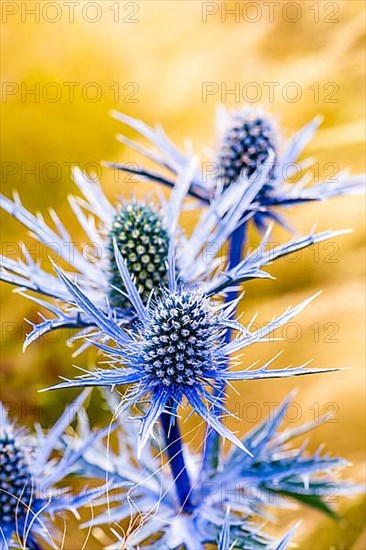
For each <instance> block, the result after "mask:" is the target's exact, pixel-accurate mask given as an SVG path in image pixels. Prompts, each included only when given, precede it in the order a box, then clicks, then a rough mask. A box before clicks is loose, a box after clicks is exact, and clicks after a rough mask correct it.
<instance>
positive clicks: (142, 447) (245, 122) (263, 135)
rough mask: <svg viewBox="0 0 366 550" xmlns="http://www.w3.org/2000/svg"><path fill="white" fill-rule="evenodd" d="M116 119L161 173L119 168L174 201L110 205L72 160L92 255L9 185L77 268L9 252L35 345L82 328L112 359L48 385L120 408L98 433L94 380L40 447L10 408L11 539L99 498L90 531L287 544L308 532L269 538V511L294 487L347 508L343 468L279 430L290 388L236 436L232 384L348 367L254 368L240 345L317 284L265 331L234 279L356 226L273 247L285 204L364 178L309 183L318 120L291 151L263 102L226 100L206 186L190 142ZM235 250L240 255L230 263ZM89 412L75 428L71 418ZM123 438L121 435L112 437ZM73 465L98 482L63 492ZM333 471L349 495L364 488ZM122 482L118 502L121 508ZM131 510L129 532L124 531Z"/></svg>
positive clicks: (162, 541)
mask: <svg viewBox="0 0 366 550" xmlns="http://www.w3.org/2000/svg"><path fill="white" fill-rule="evenodd" d="M114 115H115V116H116V118H118V119H119V120H120V121H122V122H123V123H124V124H126V125H127V126H129V127H130V128H132V129H133V130H135V131H137V132H139V133H140V134H142V135H143V136H144V137H145V138H147V139H148V140H149V141H150V142H151V143H152V144H153V146H154V149H153V150H152V149H148V148H146V147H144V146H142V145H140V144H137V143H135V142H133V141H132V140H131V139H129V138H127V137H125V136H120V140H121V141H122V142H124V143H125V144H127V145H129V146H131V147H133V148H134V149H137V150H138V151H139V152H141V153H142V154H143V155H145V156H146V157H147V158H149V159H150V160H152V161H153V162H155V163H156V164H158V165H159V166H160V168H161V171H157V172H155V171H151V170H149V169H146V168H138V169H134V168H131V166H130V165H122V164H117V163H108V165H109V166H111V167H113V168H115V169H119V170H127V171H130V172H131V171H132V172H134V173H137V174H138V175H139V176H140V177H142V178H144V179H147V180H149V181H151V182H155V183H156V184H162V185H166V186H168V187H169V188H170V189H171V191H170V194H169V196H168V197H165V196H164V195H163V194H162V193H161V194H160V199H159V201H156V202H155V201H153V200H152V199H151V198H149V199H147V198H146V199H144V200H137V199H136V198H135V197H133V196H130V197H123V198H121V199H118V200H116V201H115V203H114V204H113V203H111V202H110V201H109V199H108V198H107V197H106V196H105V195H104V193H103V191H102V188H101V186H100V184H99V182H97V181H95V179H94V180H93V179H90V178H89V177H88V175H87V174H84V173H82V172H81V171H80V170H78V169H75V171H74V175H75V182H76V184H77V185H78V187H79V189H80V192H81V195H82V196H78V197H74V196H73V197H71V198H70V205H71V208H72V210H73V212H74V214H75V216H76V218H77V220H78V223H79V224H80V226H81V228H82V229H83V231H84V232H85V235H86V237H87V238H89V241H90V243H93V245H94V249H93V251H92V252H91V253H89V255H87V256H86V255H85V254H84V251H83V250H81V249H80V248H77V247H76V245H74V244H73V245H71V243H73V239H72V238H71V236H70V234H69V232H68V231H67V229H66V228H65V226H64V225H63V223H62V222H61V220H60V219H59V217H58V216H57V214H56V213H55V212H54V211H53V210H51V211H50V216H51V218H52V221H53V224H54V227H51V225H49V224H48V223H46V221H45V219H44V218H43V217H42V216H41V215H40V214H37V215H33V214H31V213H30V212H28V211H27V210H26V208H24V206H23V205H22V203H21V202H20V199H19V197H18V196H17V195H15V196H14V200H10V199H8V198H6V197H2V201H1V202H2V206H3V208H4V209H5V210H6V211H7V212H8V213H9V214H11V215H13V216H14V217H15V218H17V219H18V220H19V221H20V222H21V223H23V224H24V225H25V226H26V227H27V228H28V229H29V230H30V232H31V235H32V237H33V238H34V239H36V240H37V241H38V242H39V243H41V244H42V245H43V246H46V247H47V245H48V244H49V243H52V244H56V245H58V246H59V247H60V248H59V249H60V252H61V257H62V259H63V260H64V261H65V262H66V264H67V265H68V266H69V268H70V269H68V268H67V269H66V271H65V270H63V269H61V267H60V266H58V265H54V266H53V268H54V271H53V272H52V273H50V272H49V270H48V269H46V268H45V266H43V265H42V264H41V263H40V262H37V261H34V260H33V259H32V257H31V255H30V254H29V253H28V252H27V251H26V250H25V248H24V249H23V251H24V253H25V259H21V258H19V259H13V258H9V257H4V258H2V268H1V278H2V279H3V280H4V281H6V282H8V283H11V284H12V285H15V286H16V287H20V288H21V293H22V294H23V295H25V296H26V297H27V298H28V299H31V300H33V301H34V302H36V303H37V304H38V305H40V306H41V307H42V308H43V309H44V310H46V311H47V312H48V316H44V315H43V314H41V317H42V319H41V322H40V323H39V324H34V325H33V326H32V330H31V332H30V333H29V334H28V335H27V337H26V341H25V347H27V346H28V345H29V344H30V343H32V342H34V341H35V340H37V339H38V338H39V337H41V336H42V335H43V334H45V333H46V332H48V331H51V330H54V329H58V328H66V327H67V328H73V329H81V331H79V332H76V334H75V338H74V340H76V339H78V341H80V339H81V340H82V342H83V343H82V345H81V348H80V349H79V353H81V352H82V351H83V350H84V349H85V347H88V346H94V347H95V348H96V349H97V350H98V357H100V360H101V361H100V365H97V366H96V367H95V368H93V369H91V370H88V369H85V368H83V369H82V370H83V374H82V375H81V376H77V377H75V378H73V379H66V378H63V381H62V382H61V383H58V384H55V385H53V386H52V387H51V388H48V390H49V389H52V390H56V389H62V388H71V387H76V388H85V387H97V386H98V387H100V388H102V391H104V396H105V397H106V399H107V402H108V405H109V407H110V409H111V411H112V412H113V415H112V423H111V425H110V426H107V427H106V428H103V429H101V430H99V431H98V430H97V429H94V428H92V427H91V426H90V425H89V422H88V420H87V418H86V415H85V411H84V409H83V408H82V403H83V402H84V401H85V398H86V396H87V394H88V393H89V390H85V389H84V391H83V393H82V394H81V397H80V398H79V400H78V406H77V407H75V406H74V405H75V404H73V405H72V407H73V414H71V409H70V408H68V409H67V410H66V411H65V413H64V415H63V416H62V417H61V418H60V419H59V420H58V422H57V423H56V424H55V426H54V427H53V428H52V429H51V430H50V432H49V433H48V434H47V435H44V434H43V433H41V432H40V430H37V438H38V439H39V441H37V438H36V439H35V436H32V437H31V436H29V435H27V434H25V433H24V432H23V431H21V430H18V429H16V428H14V426H13V424H12V423H11V422H10V421H9V419H8V417H7V415H6V414H5V413H4V412H2V416H3V418H2V421H3V423H2V424H3V425H2V429H1V434H0V456H1V465H2V470H1V475H0V481H1V488H0V490H1V494H0V502H1V505H2V510H1V515H0V529H1V537H2V543H1V544H2V546H1V548H3V547H4V548H7V547H9V546H15V547H17V546H19V545H20V546H21V547H23V548H29V549H37V548H41V546H40V543H41V542H42V540H43V541H44V542H46V543H48V544H51V545H53V546H55V545H56V542H55V541H56V540H57V532H56V531H51V522H50V521H49V518H51V517H53V515H54V514H55V513H56V512H59V511H62V510H68V509H71V510H76V509H77V508H79V507H83V506H87V505H92V504H93V502H94V500H95V498H96V496H98V497H99V498H98V505H100V504H102V505H105V506H106V511H105V512H104V513H103V512H102V513H98V514H97V516H96V517H95V518H93V520H92V521H91V522H89V523H86V524H82V525H81V527H82V528H83V527H86V528H88V529H92V528H93V527H94V526H99V525H103V526H105V530H106V531H105V533H104V536H106V532H108V533H109V536H110V548H111V549H112V548H128V549H136V548H144V549H146V550H148V549H150V550H158V549H159V550H177V549H179V550H180V549H184V550H203V549H204V548H205V547H206V545H211V546H214V547H216V548H217V549H218V550H231V549H233V548H235V549H242V550H261V549H262V550H265V549H267V550H270V549H272V550H273V549H276V550H284V549H285V548H287V547H288V545H289V544H290V541H291V539H292V538H293V537H294V535H295V531H296V526H295V527H293V528H292V529H291V530H290V531H288V532H287V533H285V535H284V536H283V537H282V539H281V540H275V539H274V538H273V537H271V536H269V535H267V534H266V533H265V532H264V531H263V529H262V527H260V523H263V521H262V520H263V519H265V520H270V518H271V516H270V514H269V509H270V508H273V507H275V508H277V507H283V506H286V505H287V502H286V499H285V498H284V497H285V496H291V497H292V498H293V499H294V500H295V501H298V502H299V503H302V502H306V503H307V504H308V505H310V506H313V507H315V508H317V509H321V510H323V511H325V512H327V513H328V514H330V515H332V516H335V512H334V510H333V509H332V508H331V507H330V506H329V505H328V504H327V502H326V499H325V497H326V494H327V488H328V486H329V483H332V482H334V480H335V479H336V477H335V476H336V472H337V470H338V469H339V468H341V467H343V466H345V465H346V462H345V461H343V460H342V459H339V458H333V457H331V456H330V455H327V454H323V453H322V452H321V451H320V450H319V451H318V452H316V453H310V452H307V450H306V448H305V446H303V447H301V448H299V449H297V448H294V447H293V446H291V442H292V440H293V439H294V438H295V437H297V436H299V435H302V434H304V433H306V432H308V431H310V430H311V429H312V428H313V427H315V425H313V424H306V425H304V426H302V427H298V428H295V429H290V430H286V429H282V430H280V425H281V422H282V419H283V414H284V412H285V411H286V409H287V407H288V405H289V402H290V399H291V396H290V397H289V398H288V399H287V400H286V401H285V402H284V403H283V404H282V405H281V406H280V407H279V408H278V409H277V411H275V413H274V414H273V415H272V416H271V417H269V418H268V419H267V420H265V421H264V422H263V423H261V424H259V425H258V426H257V427H256V428H255V429H254V430H253V431H252V432H251V433H249V434H246V435H245V436H244V437H239V436H238V435H237V434H235V433H234V432H233V431H232V430H231V429H229V427H228V426H227V423H226V421H225V419H226V417H227V416H229V415H230V412H229V411H230V407H229V406H227V403H226V398H227V391H226V390H227V385H228V384H231V383H232V382H235V381H246V380H258V379H274V378H287V377H292V376H302V375H310V374H316V373H326V372H327V373H329V372H331V371H334V370H337V369H336V368H333V369H332V368H327V369H326V368H323V367H321V368H310V367H309V366H308V363H305V364H303V365H299V366H290V367H287V368H283V367H275V366H274V360H275V359H276V360H278V357H279V355H277V356H276V357H274V358H273V357H268V358H266V361H265V362H264V364H259V365H258V363H257V362H256V363H254V364H248V363H247V362H246V361H245V360H244V358H243V357H242V355H243V353H242V352H243V350H244V349H245V348H247V347H248V346H252V345H256V344H258V343H262V342H268V341H270V340H272V339H273V338H275V337H276V331H277V330H278V329H279V328H281V327H283V326H284V325H286V323H288V322H289V321H290V320H291V319H293V318H294V317H295V316H296V315H298V314H300V313H301V311H302V310H303V309H304V308H305V307H306V306H307V305H308V304H309V303H310V302H311V301H312V299H313V298H314V297H315V296H313V297H311V298H309V299H307V300H304V301H303V302H301V303H299V304H298V305H295V306H293V307H290V308H288V309H287V310H286V311H284V312H283V313H282V314H280V315H278V316H277V317H274V318H273V319H272V320H271V321H270V322H268V323H267V324H266V325H264V326H263V327H261V328H254V319H255V317H253V320H252V322H250V323H247V324H246V325H244V324H243V323H242V322H241V320H240V318H238V315H237V306H238V304H239V303H240V301H241V299H242V295H241V294H240V286H241V284H242V283H244V282H247V281H250V280H253V279H270V278H271V275H270V273H269V272H268V268H269V267H270V265H271V264H272V262H273V261H275V260H276V259H278V258H283V257H284V256H286V255H288V254H292V253H293V252H296V251H299V250H301V249H304V248H306V247H308V246H310V245H312V244H314V243H317V242H321V241H324V240H327V239H329V238H335V237H338V236H339V235H341V234H343V233H345V231H330V230H329V231H322V232H318V233H315V232H313V231H311V232H309V234H307V235H305V236H301V237H299V236H296V237H291V238H290V240H289V241H288V242H284V243H282V244H280V245H277V246H276V247H274V248H270V247H269V246H268V244H269V239H270V235H271V231H272V225H273V223H280V224H282V225H285V226H287V222H286V220H285V219H284V218H283V217H282V214H280V213H279V211H278V210H279V208H281V207H290V206H292V205H295V204H298V203H303V202H308V201H314V200H324V199H327V198H330V197H334V196H338V195H343V194H348V193H355V192H359V191H360V190H361V180H362V178H361V176H348V175H346V174H340V175H339V179H338V182H337V183H334V182H325V183H323V184H322V185H318V184H315V185H309V181H308V179H309V175H308V174H307V173H306V167H307V166H308V164H307V161H302V162H301V163H299V164H297V165H296V163H295V161H296V160H297V158H298V156H299V155H300V153H301V152H302V150H303V148H304V147H305V145H306V144H307V142H308V141H309V140H310V138H311V137H312V135H313V133H314V131H315V129H316V127H317V126H318V123H319V119H315V120H314V121H313V122H311V123H310V124H308V125H307V126H305V128H303V129H302V130H301V131H300V132H298V133H297V134H296V135H295V136H294V137H293V138H292V139H291V140H290V141H289V143H288V144H287V146H286V144H285V143H284V141H283V140H282V138H280V132H279V130H278V124H277V123H276V122H275V121H274V119H273V118H271V117H270V116H269V115H268V114H267V113H266V112H265V111H262V110H253V109H248V108H245V109H242V110H239V111H236V112H234V113H232V114H228V113H226V112H225V111H224V110H221V114H220V129H221V136H220V137H219V138H218V140H217V146H216V150H215V153H214V154H213V159H214V161H215V163H214V164H215V166H216V169H215V171H214V173H212V175H211V176H210V177H209V178H208V181H206V180H207V178H204V177H203V173H202V171H201V169H200V167H199V162H198V158H197V157H196V156H192V155H191V154H188V153H187V154H183V153H182V152H181V151H179V149H178V148H177V147H176V146H175V145H174V144H173V143H172V142H171V141H170V140H169V139H168V137H167V136H166V135H165V133H164V132H163V130H162V129H161V128H160V127H159V128H158V129H156V130H155V129H152V128H150V127H149V126H147V125H146V124H144V123H142V122H140V121H138V120H135V119H133V118H131V117H129V116H126V115H122V114H120V113H114ZM289 166H291V167H292V168H290V169H289V170H288V167H289ZM303 172H304V173H303ZM167 173H168V175H166V174H167ZM285 174H286V175H285ZM293 177H295V179H296V177H297V180H298V181H297V182H296V183H292V184H291V183H289V182H288V178H293ZM192 197H193V198H194V199H195V203H193V206H194V207H195V206H196V203H197V199H198V200H199V203H198V205H199V208H200V211H199V213H198V215H197V220H198V221H197V222H196V224H195V225H194V227H193V228H191V231H189V234H187V233H186V232H185V230H184V227H183V226H182V222H181V213H182V210H183V209H184V208H185V206H186V205H187V204H188V205H189V206H190V207H192ZM250 222H254V225H255V226H256V227H257V228H258V229H259V230H260V238H259V242H258V245H257V248H256V249H255V250H254V251H252V252H245V251H244V248H243V247H244V245H245V243H246V240H247V234H248V233H247V227H248V224H249V223H250ZM269 222H271V223H269ZM65 243H68V245H69V246H68V247H65V246H64V245H65ZM70 245H71V246H72V250H71V253H70ZM226 246H228V249H229V254H228V257H227V258H224V257H223V255H222V251H223V249H224V248H225V247H226ZM238 352H240V354H239V355H238ZM102 363H103V366H101V365H102ZM105 364H107V366H105ZM103 388H109V389H110V390H111V391H110V392H109V393H107V392H106V390H105V389H104V390H103ZM248 390H249V391H250V388H249V387H248ZM241 398H242V399H245V397H244V396H242V397H241ZM70 407H71V406H70ZM187 408H188V409H189V410H190V412H191V413H195V414H196V415H197V416H198V417H199V418H200V419H201V421H202V422H203V423H204V424H205V426H206V432H205V437H204V438H203V439H202V441H201V445H200V449H199V452H196V453H193V451H192V449H191V448H190V446H189V445H187V444H185V443H184V441H183V438H182V436H181V431H180V424H181V415H182V411H183V410H184V409H187ZM77 411H79V414H78V415H77V416H78V422H77V424H76V428H74V427H71V426H70V423H71V422H72V421H73V420H74V418H75V415H76V412H77ZM83 411H84V414H81V412H83ZM137 423H138V425H137ZM111 438H112V439H113V438H114V439H115V440H116V442H117V445H116V446H114V447H111V445H110V442H111ZM223 438H225V439H227V440H228V441H229V442H230V444H231V449H230V451H229V453H228V454H224V452H223V448H222V445H221V440H222V439H223ZM31 440H32V442H31ZM116 448H117V450H115V449H116ZM69 475H78V476H82V477H83V478H91V479H93V480H95V479H97V480H99V482H100V486H99V487H98V491H96V490H94V491H90V490H88V491H84V492H83V493H82V494H78V495H76V496H75V495H70V494H68V493H65V492H64V491H61V492H60V491H59V490H56V487H57V484H58V483H59V482H60V481H61V480H63V479H64V478H65V477H66V476H69ZM249 483H250V484H251V487H252V490H251V491H250V494H249V493H247V491H246V489H247V486H248V484H249ZM337 483H338V494H344V495H347V494H351V493H352V492H354V491H356V490H358V488H357V487H355V486H353V485H352V484H350V483H346V482H340V481H337ZM224 486H225V488H226V492H225V495H224V496H223V494H222V491H221V490H220V488H222V487H224ZM253 486H254V488H255V491H254V493H253ZM117 488H118V491H116V489H117ZM43 489H44V490H43ZM112 494H114V495H115V501H116V502H115V503H114V504H115V505H112V506H111V501H110V499H111V495H112ZM128 519H129V520H130V526H129V527H128V528H127V529H124V527H122V526H123V525H125V522H126V520H128ZM46 522H47V523H46ZM48 526H49V527H48ZM116 526H118V529H117V527H116ZM108 528H109V531H107V530H108ZM97 534H98V533H97ZM103 545H104V546H105V541H103Z"/></svg>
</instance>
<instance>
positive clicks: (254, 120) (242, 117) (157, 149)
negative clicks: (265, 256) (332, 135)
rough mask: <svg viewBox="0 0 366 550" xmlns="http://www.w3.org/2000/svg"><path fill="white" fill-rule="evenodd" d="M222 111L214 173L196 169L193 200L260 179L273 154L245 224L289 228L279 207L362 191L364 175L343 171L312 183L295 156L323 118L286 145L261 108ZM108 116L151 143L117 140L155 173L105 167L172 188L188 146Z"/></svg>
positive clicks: (121, 116)
mask: <svg viewBox="0 0 366 550" xmlns="http://www.w3.org/2000/svg"><path fill="white" fill-rule="evenodd" d="M220 107H221V109H219V110H218V115H219V116H218V130H219V134H220V135H221V139H220V146H219V150H218V151H216V152H215V153H214V154H213V155H212V158H211V159H210V160H212V161H213V163H214V165H216V167H217V169H216V170H214V171H213V172H212V173H211V174H207V173H206V171H205V169H204V167H203V168H202V170H201V171H200V170H197V171H196V172H195V174H194V177H193V179H192V182H191V186H190V190H189V193H190V195H191V196H193V197H195V198H198V199H200V200H201V201H202V202H203V203H204V204H209V203H210V201H212V199H213V197H215V196H216V195H217V193H218V192H219V193H220V192H221V191H222V189H224V188H225V186H228V185H233V184H234V183H235V182H237V181H240V180H242V185H246V184H247V183H246V181H245V179H246V177H248V176H251V177H252V178H253V181H257V180H258V176H257V177H254V176H255V171H258V170H259V172H261V166H263V164H266V163H267V162H268V161H269V157H270V155H271V154H273V157H274V158H273V160H274V162H275V167H274V168H273V169H271V170H269V172H268V174H267V176H268V177H266V178H264V180H263V181H262V185H261V186H260V187H259V189H258V190H257V193H255V195H254V197H253V199H252V202H251V204H249V205H248V208H247V210H246V212H245V214H244V215H243V220H244V221H245V222H248V221H249V220H252V221H254V223H255V225H256V226H257V227H258V228H259V229H260V230H265V228H266V227H267V226H268V222H271V221H272V222H276V223H279V224H281V225H283V226H284V227H286V228H287V229H289V230H291V228H290V227H289V226H288V224H287V222H286V219H285V218H284V217H283V215H282V213H281V212H280V211H279V209H281V208H283V207H285V208H287V207H292V206H294V205H296V204H300V203H306V202H309V201H324V200H326V199H329V198H332V197H337V196H341V195H352V194H357V193H363V192H364V190H365V177H364V174H359V175H354V176H352V175H349V174H347V172H345V171H342V172H339V173H338V174H337V175H336V176H335V177H333V178H332V179H331V180H329V181H324V182H321V183H314V184H313V185H311V182H312V176H311V175H310V174H309V172H308V171H307V168H308V167H309V166H311V165H312V164H313V161H310V162H309V159H305V160H301V161H299V157H300V155H301V154H302V153H303V150H304V149H305V147H306V145H307V144H308V142H309V141H310V140H311V139H312V137H313V136H314V134H315V132H316V130H317V129H318V127H319V125H320V123H321V120H322V118H321V117H319V116H317V117H315V118H314V119H313V120H312V121H311V122H309V123H308V124H306V125H305V126H304V127H303V128H301V129H300V130H299V131H298V132H296V133H295V134H294V136H293V137H292V138H290V139H289V140H288V141H287V142H286V141H285V140H283V139H281V138H280V136H279V134H280V133H281V134H282V132H279V131H278V130H277V125H276V124H275V123H274V121H273V118H272V117H271V116H269V115H268V114H267V113H265V112H264V111H263V110H258V109H254V108H252V107H250V108H247V107H243V108H242V109H241V110H237V111H235V112H234V113H233V114H232V113H230V112H227V111H226V109H225V108H224V106H220ZM112 115H113V116H114V118H116V119H117V120H119V121H120V122H122V123H123V124H125V125H126V126H128V127H129V128H131V129H133V130H135V131H136V132H138V133H139V134H141V135H142V136H143V137H144V138H146V139H147V140H148V141H149V142H150V143H151V144H152V146H153V147H152V148H151V149H148V148H146V147H142V146H141V145H140V144H139V143H135V142H134V141H132V140H131V139H130V138H127V137H125V136H124V135H119V136H118V139H119V140H120V141H122V142H123V143H125V144H127V145H128V146H130V147H132V148H133V149H136V150H137V151H138V152H139V153H142V154H143V155H144V156H145V157H146V158H148V159H149V160H152V161H154V162H155V163H156V164H157V165H158V168H159V170H158V171H156V170H149V169H147V168H145V167H144V166H139V167H137V168H135V167H131V165H128V164H121V163H116V162H106V163H105V165H106V166H108V167H110V168H112V169H116V170H122V171H126V172H129V173H133V174H137V175H138V176H139V177H142V178H144V179H147V180H150V181H156V182H160V183H162V184H164V185H167V186H168V187H174V185H175V180H176V175H177V173H179V172H180V171H181V170H182V168H184V167H185V166H187V164H188V163H189V162H190V158H191V154H192V152H191V151H192V147H191V146H190V147H189V148H187V152H182V151H180V150H179V148H178V147H177V146H176V145H175V144H174V143H173V142H172V141H171V140H170V139H169V138H168V137H167V135H166V134H165V133H164V132H163V131H162V129H161V127H160V126H159V127H157V128H151V127H150V126H148V125H147V124H145V123H143V122H142V121H140V120H136V119H134V118H133V117H131V116H128V115H125V114H122V113H119V112H117V111H113V112H112ZM220 147H221V148H220ZM167 169H168V170H169V172H168V173H167V172H166V170H167ZM290 180H291V181H293V180H295V181H296V183H290Z"/></svg>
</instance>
